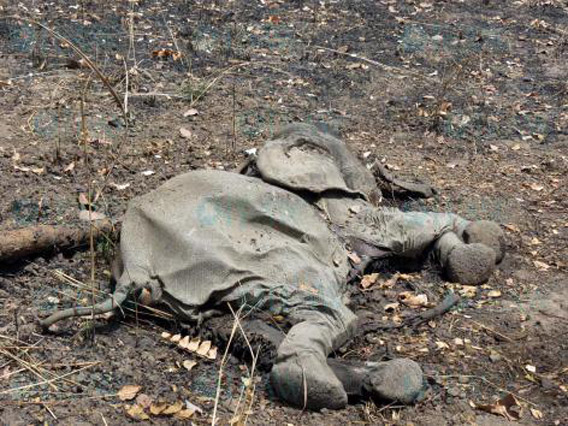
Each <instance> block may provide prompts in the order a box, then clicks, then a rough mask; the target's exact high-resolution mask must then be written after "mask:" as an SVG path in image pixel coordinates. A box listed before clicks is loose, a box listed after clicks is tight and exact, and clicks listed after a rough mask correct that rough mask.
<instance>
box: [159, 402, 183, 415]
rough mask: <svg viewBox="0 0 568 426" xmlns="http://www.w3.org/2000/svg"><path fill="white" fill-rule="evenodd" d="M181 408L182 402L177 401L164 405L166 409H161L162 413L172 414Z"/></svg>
mask: <svg viewBox="0 0 568 426" xmlns="http://www.w3.org/2000/svg"><path fill="white" fill-rule="evenodd" d="M182 408H183V402H181V401H177V402H176V403H175V404H172V405H170V406H168V407H166V409H165V410H164V411H162V415H164V416H171V415H172V414H176V413H179V412H180V411H181V410H182Z"/></svg>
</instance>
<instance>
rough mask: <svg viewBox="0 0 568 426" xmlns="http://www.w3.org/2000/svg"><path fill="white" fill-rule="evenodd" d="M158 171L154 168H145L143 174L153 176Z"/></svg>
mask: <svg viewBox="0 0 568 426" xmlns="http://www.w3.org/2000/svg"><path fill="white" fill-rule="evenodd" d="M155 173H156V172H155V171H154V170H144V171H143V172H142V176H152V175H153V174H155Z"/></svg>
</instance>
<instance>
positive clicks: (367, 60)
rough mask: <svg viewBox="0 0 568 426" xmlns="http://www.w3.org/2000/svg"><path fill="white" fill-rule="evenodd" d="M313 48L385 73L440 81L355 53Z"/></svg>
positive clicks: (321, 47) (320, 47)
mask: <svg viewBox="0 0 568 426" xmlns="http://www.w3.org/2000/svg"><path fill="white" fill-rule="evenodd" d="M313 47H314V48H315V49H323V50H327V51H328V52H333V53H337V54H338V55H343V56H349V57H350V58H353V59H357V60H359V61H363V62H366V63H368V64H371V65H374V66H377V67H380V68H382V69H384V70H385V71H391V72H397V73H401V74H410V75H414V76H415V77H419V78H422V79H424V80H431V81H438V80H437V79H435V78H432V77H430V76H426V75H424V74H421V73H419V72H415V71H411V70H405V69H401V68H397V67H392V66H390V65H386V64H383V63H381V62H377V61H373V60H372V59H368V58H365V57H363V56H359V55H356V54H354V53H347V52H342V51H341V50H336V49H331V48H329V47H324V46H313Z"/></svg>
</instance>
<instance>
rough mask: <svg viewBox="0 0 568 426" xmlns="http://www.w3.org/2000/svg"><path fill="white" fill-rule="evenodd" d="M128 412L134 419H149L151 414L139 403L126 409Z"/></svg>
mask: <svg viewBox="0 0 568 426" xmlns="http://www.w3.org/2000/svg"><path fill="white" fill-rule="evenodd" d="M126 414H128V415H129V416H130V417H131V418H133V419H134V420H148V419H150V416H149V415H148V414H146V413H145V412H144V409H143V408H142V407H140V406H139V405H132V406H131V407H129V408H128V409H127V410H126Z"/></svg>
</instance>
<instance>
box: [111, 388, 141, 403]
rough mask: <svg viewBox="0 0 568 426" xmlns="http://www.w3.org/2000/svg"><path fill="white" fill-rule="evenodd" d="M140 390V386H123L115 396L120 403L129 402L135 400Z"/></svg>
mask: <svg viewBox="0 0 568 426" xmlns="http://www.w3.org/2000/svg"><path fill="white" fill-rule="evenodd" d="M141 389H142V386H138V385H124V386H123V387H121V388H120V390H119V391H118V393H117V395H118V398H119V399H120V400H121V401H130V400H132V399H134V398H136V395H138V392H140V390H141Z"/></svg>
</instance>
